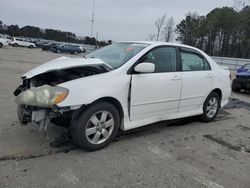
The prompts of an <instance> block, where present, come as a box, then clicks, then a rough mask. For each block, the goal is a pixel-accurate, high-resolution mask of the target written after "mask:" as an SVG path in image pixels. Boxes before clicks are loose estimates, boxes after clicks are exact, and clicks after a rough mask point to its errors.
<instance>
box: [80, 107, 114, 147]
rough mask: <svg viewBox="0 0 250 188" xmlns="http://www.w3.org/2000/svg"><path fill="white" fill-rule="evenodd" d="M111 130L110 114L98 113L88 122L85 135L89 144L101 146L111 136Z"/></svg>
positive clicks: (106, 112)
mask: <svg viewBox="0 0 250 188" xmlns="http://www.w3.org/2000/svg"><path fill="white" fill-rule="evenodd" d="M113 129H114V117H113V116H112V114H111V113H110V112H108V111H99V112H97V113H95V114H94V115H92V116H91V117H90V119H89V120H88V122H87V126H86V129H85V135H86V138H87V140H88V141H89V142H90V143H91V144H102V143H103V142H105V141H106V140H107V139H108V138H109V137H110V136H111V134H112V131H113Z"/></svg>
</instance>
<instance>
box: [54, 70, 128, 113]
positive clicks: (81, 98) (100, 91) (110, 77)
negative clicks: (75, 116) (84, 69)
mask: <svg viewBox="0 0 250 188" xmlns="http://www.w3.org/2000/svg"><path fill="white" fill-rule="evenodd" d="M129 82H130V75H126V74H125V75H123V76H122V75H121V74H119V73H116V72H115V71H111V72H107V73H103V74H99V75H94V76H89V77H84V78H80V79H76V80H72V81H69V82H65V83H62V84H60V85H59V86H61V87H64V88H67V89H68V90H69V94H68V96H67V98H66V99H65V100H63V101H62V102H60V103H58V104H57V106H59V107H66V106H81V105H86V104H91V103H92V102H94V101H96V100H98V99H100V98H103V97H112V98H115V99H116V100H118V101H119V102H120V103H121V105H122V108H123V110H124V112H126V111H127V102H128V90H129Z"/></svg>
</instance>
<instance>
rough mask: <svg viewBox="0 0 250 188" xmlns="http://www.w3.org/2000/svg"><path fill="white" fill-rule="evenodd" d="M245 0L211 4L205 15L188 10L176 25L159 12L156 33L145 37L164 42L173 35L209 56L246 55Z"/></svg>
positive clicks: (249, 20)
mask: <svg viewBox="0 0 250 188" xmlns="http://www.w3.org/2000/svg"><path fill="white" fill-rule="evenodd" d="M240 2H244V4H243V3H242V4H239V3H240ZM245 2H246V1H237V4H235V6H234V7H223V8H215V9H214V10H212V11H211V12H209V13H208V14H207V15H205V16H199V15H198V14H196V13H188V14H187V15H186V17H185V19H183V20H182V21H181V22H180V23H179V24H178V25H177V26H175V24H174V21H173V18H167V17H166V15H163V16H162V17H160V18H159V19H157V20H156V22H155V28H156V34H151V35H150V36H149V39H150V40H157V41H158V40H162V41H166V42H171V41H174V40H173V39H175V40H177V41H179V42H181V43H183V44H187V45H190V46H194V47H197V48H199V49H201V50H203V51H205V52H206V53H207V54H209V55H211V56H223V57H237V58H250V6H247V5H246V3H245ZM240 5H244V6H243V7H241V8H240ZM174 35H176V38H175V36H174Z"/></svg>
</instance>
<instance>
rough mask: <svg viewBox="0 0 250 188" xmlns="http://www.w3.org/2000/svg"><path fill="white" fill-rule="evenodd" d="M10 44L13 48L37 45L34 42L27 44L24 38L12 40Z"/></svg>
mask: <svg viewBox="0 0 250 188" xmlns="http://www.w3.org/2000/svg"><path fill="white" fill-rule="evenodd" d="M9 44H10V45H12V46H13V47H17V46H22V47H28V48H35V47H36V45H35V44H34V43H32V42H27V41H25V40H24V39H22V38H15V37H13V38H12V40H11V41H10V42H9Z"/></svg>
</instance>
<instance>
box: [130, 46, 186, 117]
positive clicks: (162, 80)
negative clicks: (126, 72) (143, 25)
mask: <svg viewBox="0 0 250 188" xmlns="http://www.w3.org/2000/svg"><path fill="white" fill-rule="evenodd" d="M176 59H177V58H176V49H175V48H174V47H157V48H155V49H153V50H151V51H150V52H148V53H147V54H146V55H144V56H143V57H142V58H141V62H149V63H154V64H155V72H154V73H145V74H143V73H140V74H136V73H134V74H133V75H132V81H131V104H130V105H131V106H130V118H131V120H132V121H137V120H143V119H150V118H161V117H166V116H167V114H169V113H177V109H178V105H179V101H180V94H181V84H182V78H181V73H180V72H176V70H177V69H176V65H177V60H176Z"/></svg>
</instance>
